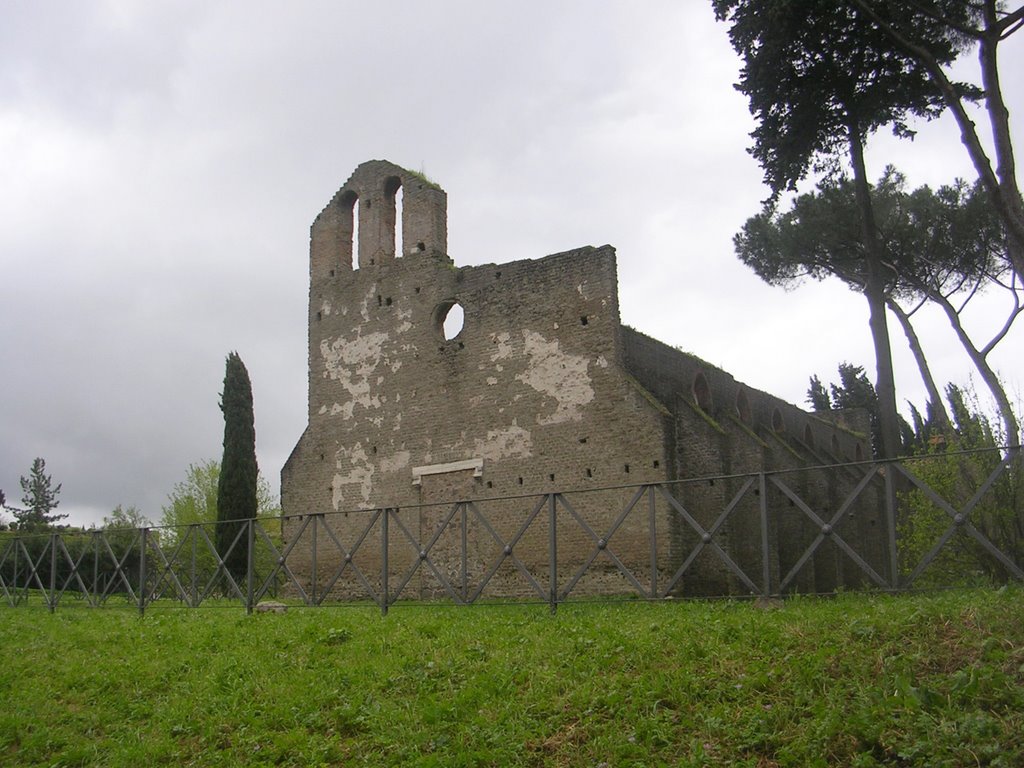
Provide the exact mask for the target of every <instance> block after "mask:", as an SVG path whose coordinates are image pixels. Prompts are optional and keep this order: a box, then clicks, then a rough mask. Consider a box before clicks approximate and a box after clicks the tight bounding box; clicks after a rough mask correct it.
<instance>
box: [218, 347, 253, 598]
mask: <svg viewBox="0 0 1024 768" xmlns="http://www.w3.org/2000/svg"><path fill="white" fill-rule="evenodd" d="M220 409H221V411H223V413H224V456H223V458H222V459H221V465H220V479H219V480H218V483H217V522H218V525H217V550H218V551H219V552H220V556H221V557H222V558H223V559H224V561H225V563H226V564H227V568H228V570H229V571H230V573H231V575H232V576H233V577H234V578H235V581H236V582H239V581H240V579H242V578H244V576H245V573H246V564H247V559H248V544H247V538H246V536H245V534H244V533H242V534H241V535H239V532H240V531H241V529H242V528H243V525H242V523H240V522H237V521H240V520H248V519H249V518H253V517H256V477H257V474H258V471H257V467H256V427H255V423H254V420H253V411H252V384H251V383H250V382H249V372H248V371H247V370H246V369H245V364H244V363H243V362H242V358H240V357H239V356H238V353H237V352H232V353H231V354H229V355H228V358H227V365H226V367H225V372H224V392H223V394H222V395H221V401H220ZM236 536H238V541H237V542H236V543H235V545H234V547H233V548H232V547H231V545H232V542H234V541H235V537H236ZM229 549H230V552H229Z"/></svg>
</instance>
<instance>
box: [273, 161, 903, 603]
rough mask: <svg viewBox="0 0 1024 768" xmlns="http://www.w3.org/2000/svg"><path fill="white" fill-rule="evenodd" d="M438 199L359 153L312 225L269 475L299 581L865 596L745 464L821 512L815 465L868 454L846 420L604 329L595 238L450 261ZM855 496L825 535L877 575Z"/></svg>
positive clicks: (867, 514) (834, 478) (833, 483)
mask: <svg viewBox="0 0 1024 768" xmlns="http://www.w3.org/2000/svg"><path fill="white" fill-rule="evenodd" d="M446 199H447V198H446V194H445V192H444V190H442V189H441V188H440V187H439V186H437V185H436V184H434V183H432V182H430V181H428V180H426V179H425V178H423V177H422V176H421V175H418V174H415V173H412V172H409V171H407V170H404V169H402V168H400V167H398V166H396V165H393V164H391V163H388V162H384V161H371V162H367V163H364V164H362V165H360V166H359V167H358V168H357V169H356V170H355V172H354V173H353V174H352V176H351V177H350V178H349V180H348V181H347V182H345V184H344V186H343V187H342V188H341V189H340V190H339V191H338V192H337V193H336V194H335V195H334V197H333V198H332V199H331V200H330V202H329V203H328V204H327V206H326V207H325V208H324V209H323V210H322V211H321V212H320V214H319V215H318V216H317V217H316V219H315V221H314V222H313V225H312V228H311V234H310V256H309V276H310V285H309V403H308V425H307V427H306V429H305V431H304V432H303V434H302V436H301V438H300V439H299V441H298V444H297V445H296V446H295V449H294V450H293V452H292V454H291V456H290V458H289V459H288V461H287V463H286V464H285V467H284V469H283V470H282V473H281V505H282V509H283V512H284V528H283V531H284V537H285V541H286V545H287V546H288V547H290V550H289V556H288V563H289V567H290V568H291V570H292V572H293V573H295V574H296V576H297V577H298V579H299V580H300V581H301V580H302V579H305V580H306V581H305V583H306V584H307V585H311V589H313V590H314V591H315V590H316V589H320V590H322V591H325V592H329V593H330V595H331V596H332V597H337V598H342V599H345V598H348V597H366V596H374V595H380V594H381V593H382V592H383V593H384V594H385V595H387V594H391V593H392V592H394V591H395V590H396V589H401V590H402V592H401V596H402V597H403V598H408V597H412V598H418V597H432V596H437V595H444V594H445V593H447V594H449V595H453V596H455V597H458V598H460V599H468V598H470V597H473V596H474V595H479V594H481V593H482V594H484V595H486V596H501V597H504V596H514V597H530V596H535V595H536V594H537V593H539V592H542V591H543V590H547V589H548V588H549V583H550V585H551V586H550V588H551V590H552V591H553V592H554V591H555V590H563V591H565V592H566V593H567V592H568V591H569V590H570V589H571V590H572V593H573V594H597V593H602V594H603V593H626V592H633V591H641V593H642V594H647V593H648V592H649V593H650V595H652V596H661V595H662V594H737V593H747V592H749V591H750V590H749V584H747V583H746V582H745V581H744V578H743V576H742V575H741V573H742V574H749V575H750V579H751V580H752V581H755V582H757V583H758V584H760V579H761V577H762V575H763V576H764V577H765V578H767V579H773V580H774V582H773V583H775V584H778V582H779V579H780V578H782V576H783V575H785V574H787V573H790V572H792V571H793V570H794V566H796V565H798V564H799V568H798V569H797V571H798V573H797V574H796V575H795V576H794V577H793V578H792V579H791V582H790V585H789V588H791V589H800V590H806V591H827V590H832V589H835V588H836V587H839V586H843V585H847V584H853V583H856V582H858V581H863V573H861V572H859V571H858V569H855V568H853V567H852V566H851V562H850V560H849V558H848V557H846V556H845V555H844V554H843V552H842V551H840V549H839V548H837V547H819V548H818V549H817V550H815V551H814V552H813V554H812V555H811V556H809V557H808V556H806V555H805V554H804V553H805V552H806V550H807V545H808V543H809V542H810V541H812V540H813V539H814V538H815V537H816V536H819V535H820V531H819V528H820V526H817V525H816V524H815V523H814V522H813V519H812V518H809V517H808V515H806V514H804V513H803V512H802V511H801V509H800V508H799V504H797V503H796V502H795V501H794V499H793V498H788V497H787V494H785V493H783V492H782V491H779V490H777V489H775V488H774V487H773V486H770V485H766V484H765V483H764V481H763V477H762V479H761V482H760V484H758V481H757V477H756V473H762V472H778V471H785V470H792V472H793V473H794V474H793V476H792V477H793V479H792V480H791V481H790V484H791V486H794V487H799V491H800V493H799V496H800V498H801V499H806V500H808V502H807V503H809V504H812V505H813V507H814V509H815V510H818V511H819V512H820V513H821V514H822V515H824V514H825V510H828V511H835V510H836V509H837V508H838V507H839V506H840V505H841V504H842V503H843V501H842V500H843V499H845V498H846V497H847V495H848V494H849V492H850V490H851V488H852V487H853V486H854V485H855V484H856V482H857V478H854V477H846V476H844V475H843V473H842V472H839V471H827V472H826V471H823V470H820V469H815V468H816V467H820V466H822V465H828V464H835V463H840V462H843V461H854V460H859V459H867V458H870V446H869V443H868V440H867V437H866V435H867V431H868V430H867V423H866V420H865V421H863V422H857V421H856V420H854V421H853V422H852V423H846V424H843V423H838V422H830V421H826V420H824V419H822V418H820V417H818V416H816V415H812V414H809V413H806V412H804V411H803V410H801V409H799V408H797V407H795V406H793V405H791V404H789V403H786V402H784V401H782V400H780V399H779V398H776V397H773V396H772V395H770V394H768V393H765V392H761V391H758V390H756V389H753V388H751V387H748V386H746V385H744V384H742V383H741V382H738V381H736V380H735V379H734V378H733V377H732V376H730V375H729V374H728V373H726V372H725V371H722V370H720V369H718V368H716V367H714V366H711V365H709V364H707V363H705V362H704V361H702V360H700V359H698V358H697V357H694V356H693V355H689V354H686V353H684V352H681V351H679V350H677V349H674V348H672V347H669V346H667V345H665V344H663V343H661V342H659V341H656V340H655V339H652V338H650V337H648V336H645V335H644V334H642V333H639V332H638V331H636V330H633V329H632V328H629V327H627V326H624V325H622V324H621V323H620V320H619V304H618V284H617V272H616V255H615V250H614V248H612V247H611V246H608V245H604V246H600V247H590V246H587V247H583V248H578V249H576V250H573V251H568V252H565V253H557V254H554V255H551V256H546V257H544V258H538V259H532V260H523V261H514V262H510V263H506V264H484V265H479V266H466V267H458V266H456V265H455V263H454V262H453V260H452V259H451V258H450V257H449V255H448V253H447V220H446ZM456 306H458V307H459V308H461V310H462V311H463V313H464V314H463V325H462V328H461V330H459V331H458V332H457V333H455V332H454V331H452V330H450V329H449V330H446V320H450V318H449V315H450V314H451V312H452V311H453V310H454V308H455V307H456ZM851 418H853V417H851ZM644 484H658V486H657V492H655V490H653V489H652V488H651V487H645V485H644ZM556 492H557V493H556ZM872 493H874V494H875V495H874V496H872V495H871V494H872ZM762 496H764V499H763V500H762ZM858 499H859V500H858V501H857V502H856V508H855V509H853V508H851V509H849V510H846V511H845V513H844V514H843V516H842V523H841V525H842V536H843V539H844V541H847V542H850V543H852V544H855V546H856V548H857V551H858V553H859V556H860V557H862V558H863V559H864V561H866V562H867V563H868V564H870V565H871V567H873V568H875V569H876V570H878V571H879V572H880V573H881V572H884V568H885V566H884V561H885V557H884V554H883V553H884V543H883V539H884V535H883V529H884V524H883V521H882V519H881V513H880V512H879V511H877V510H881V508H882V504H881V503H880V502H879V503H877V504H876V503H875V502H877V501H879V500H878V498H877V492H876V491H872V489H867V490H866V491H864V492H862V493H860V495H859V496H858ZM762 509H764V510H767V512H768V514H767V515H764V514H762ZM313 518H315V519H317V520H318V521H319V522H320V526H319V527H317V526H316V525H312V526H311V525H310V524H309V521H310V519H313ZM826 533H827V532H826ZM801 557H803V558H804V560H805V562H803V563H802V564H800V563H799V561H800V558H801ZM730 563H731V564H732V565H733V566H735V568H734V567H732V566H730ZM389 590H390V591H389Z"/></svg>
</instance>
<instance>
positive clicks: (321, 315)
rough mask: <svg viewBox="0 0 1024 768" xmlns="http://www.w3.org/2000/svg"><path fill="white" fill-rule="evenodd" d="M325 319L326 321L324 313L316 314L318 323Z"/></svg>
mask: <svg viewBox="0 0 1024 768" xmlns="http://www.w3.org/2000/svg"><path fill="white" fill-rule="evenodd" d="M323 319H324V313H323V312H317V313H316V321H317V322H318V323H319V322H320V321H321V320H323Z"/></svg>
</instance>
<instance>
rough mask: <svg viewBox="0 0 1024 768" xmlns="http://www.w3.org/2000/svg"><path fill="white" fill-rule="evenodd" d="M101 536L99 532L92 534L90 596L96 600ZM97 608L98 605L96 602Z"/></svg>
mask: <svg viewBox="0 0 1024 768" xmlns="http://www.w3.org/2000/svg"><path fill="white" fill-rule="evenodd" d="M101 535H102V534H101V533H100V532H99V531H93V534H92V596H93V599H94V600H95V599H96V594H97V591H98V590H99V587H100V539H99V537H100V536H101ZM96 605H97V607H98V606H99V603H98V602H97V604H96Z"/></svg>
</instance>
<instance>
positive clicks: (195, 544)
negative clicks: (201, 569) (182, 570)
mask: <svg viewBox="0 0 1024 768" xmlns="http://www.w3.org/2000/svg"><path fill="white" fill-rule="evenodd" d="M188 532H189V534H190V535H191V536H192V564H191V566H190V572H189V576H190V577H191V581H192V607H193V608H198V607H199V581H198V579H199V575H198V573H197V572H196V568H197V564H196V559H197V558H198V556H199V552H198V548H199V529H198V528H197V527H196V524H195V523H193V524H192V525H190V526H189V527H188Z"/></svg>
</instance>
